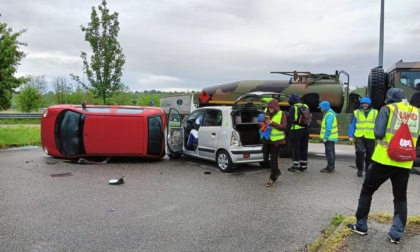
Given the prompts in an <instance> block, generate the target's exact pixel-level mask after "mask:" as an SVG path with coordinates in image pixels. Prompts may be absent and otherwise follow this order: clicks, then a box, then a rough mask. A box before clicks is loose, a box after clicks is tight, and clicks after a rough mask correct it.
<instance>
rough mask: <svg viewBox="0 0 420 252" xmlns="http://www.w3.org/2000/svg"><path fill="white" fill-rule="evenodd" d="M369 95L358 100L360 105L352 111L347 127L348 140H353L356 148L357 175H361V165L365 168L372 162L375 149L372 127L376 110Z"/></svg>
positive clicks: (376, 113)
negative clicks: (351, 117)
mask: <svg viewBox="0 0 420 252" xmlns="http://www.w3.org/2000/svg"><path fill="white" fill-rule="evenodd" d="M371 104H372V102H371V100H370V98H369V97H363V98H362V99H361V100H360V107H359V108H358V109H356V110H355V111H354V112H353V119H352V120H351V123H350V127H349V141H350V143H353V142H354V146H355V149H356V167H357V176H358V177H362V176H363V170H364V169H363V167H365V169H367V168H368V167H369V165H370V163H371V162H372V159H371V158H372V154H373V152H374V151H375V145H376V141H375V134H374V132H373V128H374V126H375V119H376V116H377V115H378V110H376V109H373V108H372V107H371Z"/></svg>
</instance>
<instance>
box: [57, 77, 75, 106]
mask: <svg viewBox="0 0 420 252" xmlns="http://www.w3.org/2000/svg"><path fill="white" fill-rule="evenodd" d="M53 90H54V93H55V101H56V102H57V103H58V104H63V103H67V102H68V101H67V98H68V96H69V95H70V94H71V92H72V91H73V87H72V85H71V84H68V83H67V79H66V78H64V77H57V78H56V79H55V80H54V81H53ZM80 103H81V101H80Z"/></svg>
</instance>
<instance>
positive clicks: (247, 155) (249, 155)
mask: <svg viewBox="0 0 420 252" xmlns="http://www.w3.org/2000/svg"><path fill="white" fill-rule="evenodd" d="M250 157H251V154H249V153H248V154H244V155H243V158H250Z"/></svg>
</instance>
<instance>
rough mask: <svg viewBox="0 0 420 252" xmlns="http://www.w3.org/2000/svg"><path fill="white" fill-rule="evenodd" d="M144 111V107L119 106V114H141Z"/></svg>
mask: <svg viewBox="0 0 420 252" xmlns="http://www.w3.org/2000/svg"><path fill="white" fill-rule="evenodd" d="M143 112H144V109H140V108H117V114H139V113H143Z"/></svg>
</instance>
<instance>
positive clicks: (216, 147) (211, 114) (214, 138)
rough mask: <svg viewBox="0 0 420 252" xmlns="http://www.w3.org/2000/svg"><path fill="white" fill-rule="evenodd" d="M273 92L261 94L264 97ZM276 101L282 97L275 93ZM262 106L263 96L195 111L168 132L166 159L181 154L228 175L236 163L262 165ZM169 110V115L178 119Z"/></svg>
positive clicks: (251, 95)
mask: <svg viewBox="0 0 420 252" xmlns="http://www.w3.org/2000/svg"><path fill="white" fill-rule="evenodd" d="M273 95H274V93H264V97H267V96H270V97H271V96H273ZM275 95H277V96H275V97H276V98H277V99H278V100H282V99H286V100H287V98H285V96H284V95H282V96H281V98H279V97H280V96H279V95H280V94H275ZM264 106H265V104H264V101H263V99H262V93H250V94H247V95H244V96H242V97H240V98H239V99H238V100H237V101H236V102H235V104H233V106H210V107H202V108H197V109H196V110H194V111H193V112H192V113H191V114H190V115H188V116H187V117H186V118H185V119H184V120H183V121H182V122H181V123H179V124H178V125H177V126H178V127H177V126H175V122H170V125H169V127H168V132H167V140H168V141H167V143H168V151H167V153H168V156H169V157H170V158H180V157H181V156H182V155H185V156H191V157H197V158H201V159H206V160H210V161H215V162H217V165H218V167H219V169H220V170H221V171H222V172H230V171H232V169H234V168H235V166H236V165H237V164H242V163H253V162H262V161H263V154H262V143H261V140H260V139H261V137H260V133H259V129H260V122H259V115H260V114H263V113H264V112H263V107H264ZM177 113H178V112H177V110H175V109H171V110H170V112H169V116H170V117H171V116H172V118H176V117H178V115H177Z"/></svg>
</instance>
